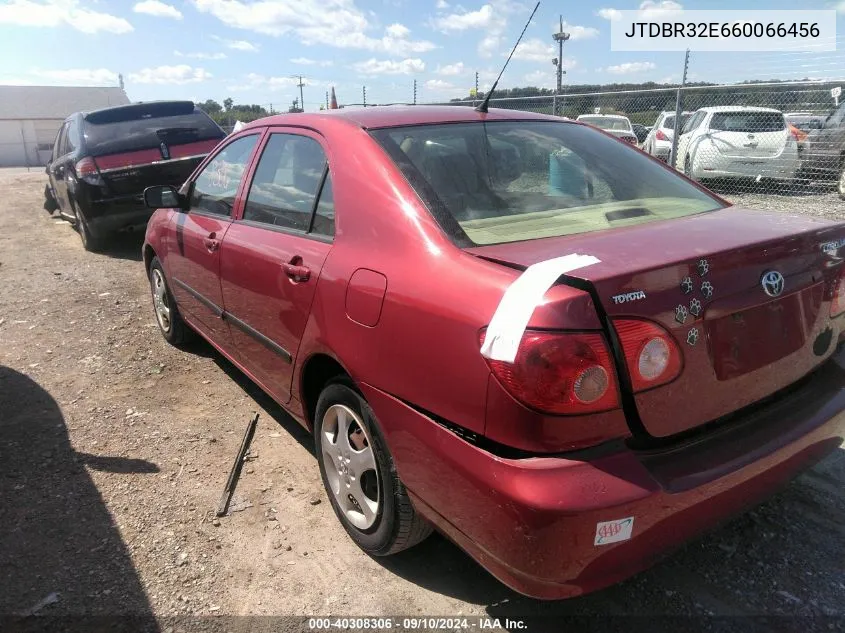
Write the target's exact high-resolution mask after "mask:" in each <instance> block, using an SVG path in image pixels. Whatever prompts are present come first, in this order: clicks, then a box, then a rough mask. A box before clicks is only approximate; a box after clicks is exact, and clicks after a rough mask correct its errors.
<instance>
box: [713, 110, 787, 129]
mask: <svg viewBox="0 0 845 633" xmlns="http://www.w3.org/2000/svg"><path fill="white" fill-rule="evenodd" d="M710 129H711V130H718V131H720V132H780V131H782V130H784V129H786V123H785V121H784V118H783V115H782V114H780V113H779V112H716V113H715V114H714V115H713V119H712V120H711V121H710Z"/></svg>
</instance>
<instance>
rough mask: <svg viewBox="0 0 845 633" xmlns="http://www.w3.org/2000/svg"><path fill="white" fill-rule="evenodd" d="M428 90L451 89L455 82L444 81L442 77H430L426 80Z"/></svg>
mask: <svg viewBox="0 0 845 633" xmlns="http://www.w3.org/2000/svg"><path fill="white" fill-rule="evenodd" d="M425 87H426V90H451V89H453V88H454V87H455V84H452V83H449V82H448V81H443V80H442V79H429V80H428V81H426V82H425Z"/></svg>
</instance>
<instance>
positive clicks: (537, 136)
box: [371, 121, 723, 246]
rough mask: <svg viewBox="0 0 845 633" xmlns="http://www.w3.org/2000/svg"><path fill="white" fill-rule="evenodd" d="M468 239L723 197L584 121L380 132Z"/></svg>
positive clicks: (460, 239)
mask: <svg viewBox="0 0 845 633" xmlns="http://www.w3.org/2000/svg"><path fill="white" fill-rule="evenodd" d="M371 133H372V135H373V136H374V137H375V139H376V140H377V141H378V142H379V143H381V145H382V146H383V147H384V148H385V149H386V151H387V152H388V154H389V155H390V156H391V157H392V158H393V160H394V161H395V162H396V163H397V165H398V166H399V168H400V169H401V170H402V171H403V173H404V175H405V177H406V178H407V179H408V181H409V182H410V183H411V185H412V186H413V187H414V188H415V189H416V190H417V192H418V194H419V195H420V197H421V198H422V199H423V200H424V201H425V202H426V204H427V205H428V207H429V209H431V211H432V213H433V215H434V216H435V218H436V219H437V220H438V221H439V222H440V224H441V226H443V228H444V230H445V231H446V232H447V233H449V234H450V235H451V236H452V238H453V239H454V240H455V241H456V242H457V243H458V244H459V245H462V246H471V245H484V244H495V243H501V242H516V241H522V240H531V239H538V238H543V237H555V236H561V235H570V234H575V233H588V232H591V231H598V230H602V229H608V228H612V227H615V226H628V225H631V224H641V223H646V222H653V221H656V220H665V219H670V218H677V217H683V216H687V215H692V214H696V213H703V212H706V211H712V210H715V209H719V208H722V207H723V204H722V203H721V202H719V201H718V200H717V199H716V198H714V197H713V196H710V195H708V194H707V193H705V192H703V191H702V190H700V189H698V188H697V187H695V186H693V185H691V184H690V183H689V182H687V181H686V180H684V179H683V178H681V177H680V176H678V175H677V174H675V173H674V172H673V171H672V170H669V169H666V168H665V167H662V166H661V165H658V164H656V163H654V162H653V161H652V160H649V159H648V158H647V157H646V156H644V155H643V154H641V153H640V152H639V151H637V150H636V149H634V148H631V147H628V146H625V145H621V144H620V143H619V142H618V141H616V140H615V139H612V138H608V137H606V136H604V135H602V134H598V133H597V132H596V131H595V130H592V129H591V128H589V127H585V126H581V125H573V124H571V123H563V122H560V123H558V122H553V121H549V122H545V121H527V122H526V121H519V122H517V121H497V122H490V123H484V122H478V123H453V124H446V125H426V126H416V127H400V128H388V129H382V130H374V131H373V132H371Z"/></svg>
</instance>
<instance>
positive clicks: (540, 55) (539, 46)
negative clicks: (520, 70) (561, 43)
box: [503, 37, 557, 65]
mask: <svg viewBox="0 0 845 633" xmlns="http://www.w3.org/2000/svg"><path fill="white" fill-rule="evenodd" d="M509 53H510V51H507V52H505V53H503V55H504V56H505V57H507V56H508V54H509ZM554 57H557V51H556V50H555V47H554V46H552V45H551V44H547V43H546V42H544V41H543V40H540V39H537V38H536V37H535V38H533V39H530V40H523V41H522V42H520V43H519V46H517V48H516V52H515V53H514V54H513V58H514V59H523V60H525V61H529V62H548V63H549V65H551V63H552V59H553V58H554Z"/></svg>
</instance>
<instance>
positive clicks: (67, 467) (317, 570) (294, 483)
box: [0, 171, 845, 631]
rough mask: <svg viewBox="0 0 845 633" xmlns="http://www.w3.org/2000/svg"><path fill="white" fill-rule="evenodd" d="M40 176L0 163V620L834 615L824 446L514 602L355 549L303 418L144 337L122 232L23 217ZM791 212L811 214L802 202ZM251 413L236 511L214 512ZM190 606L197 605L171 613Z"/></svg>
mask: <svg viewBox="0 0 845 633" xmlns="http://www.w3.org/2000/svg"><path fill="white" fill-rule="evenodd" d="M43 187H44V175H43V174H42V173H36V172H33V173H25V172H20V171H15V172H0V192H2V199H3V200H4V205H3V209H2V211H0V279H2V282H3V283H2V287H3V288H5V292H3V293H2V294H0V464H2V466H0V473H2V476H0V499H2V502H0V615H9V614H19V613H25V612H28V611H33V610H34V611H37V612H38V613H39V614H41V615H60V616H68V615H92V614H100V615H114V614H123V615H125V614H135V615H141V616H155V618H160V620H159V623H158V624H156V625H155V627H156V629H157V628H158V626H159V625H160V627H161V628H160V630H162V631H168V630H169V631H174V630H189V629H191V626H192V627H193V629H196V628H197V627H198V623H199V622H204V623H205V624H206V625H208V626H212V625H214V623H215V622H224V621H225V622H228V623H229V624H228V625H227V626H228V629H227V630H231V629H232V628H233V626H232V622H235V621H234V620H231V619H230V620H226V619H225V618H223V617H222V616H224V615H236V616H244V615H328V614H334V615H360V616H378V615H422V614H427V615H443V616H456V615H466V616H493V617H496V618H500V619H501V620H500V624H501V625H502V626H504V627H506V628H510V629H513V630H517V629H518V627H517V626H514V625H512V624H510V623H507V622H505V618H509V619H511V620H514V619H518V618H525V617H530V616H544V617H548V618H551V619H550V620H546V621H545V622H552V621H555V620H557V619H559V618H562V617H564V616H581V617H585V616H586V617H590V618H591V619H590V620H589V622H590V623H593V624H595V622H597V621H599V620H598V619H597V618H599V616H601V617H606V616H644V617H643V618H642V619H641V620H629V619H620V620H612V622H613V623H614V626H612V628H613V629H622V628H626V627H627V628H630V626H631V623H636V622H639V623H640V624H641V625H643V626H645V625H648V626H649V628H650V630H656V629H660V627H659V626H658V625H659V624H660V623H661V622H664V620H661V619H658V618H655V617H654V616H657V615H667V614H668V615H675V616H683V617H684V618H686V619H684V620H680V621H678V622H680V624H677V626H674V625H673V628H674V629H675V630H690V629H692V628H700V627H694V626H693V625H694V624H695V625H702V623H705V622H706V623H710V624H714V623H719V622H722V623H725V622H727V623H729V625H728V628H727V629H723V630H739V629H743V628H749V626H750V625H751V623H752V622H756V621H753V620H750V619H730V620H711V619H702V618H700V617H699V618H693V619H689V618H687V616H714V615H715V616H747V615H765V616H785V615H787V616H813V617H814V618H818V617H822V616H839V618H838V619H835V618H832V619H825V620H817V619H812V620H802V621H800V622H799V620H796V619H781V620H778V621H777V625H776V626H774V627H771V628H770V627H768V626H766V627H764V628H763V629H759V630H772V628H776V629H777V630H798V629H802V630H811V629H813V628H814V627H815V626H816V625H817V626H818V627H819V630H833V629H837V630H842V627H843V623H845V618H843V617H842V616H845V606H843V605H845V554H843V545H845V528H843V525H845V494H843V484H845V451H843V449H842V448H840V449H838V450H837V451H836V452H835V454H833V455H831V456H830V457H829V458H827V459H826V460H825V461H824V462H822V463H821V464H819V465H817V466H816V467H814V468H813V469H812V470H810V471H809V472H807V473H806V474H804V475H802V476H801V477H800V478H798V479H797V480H796V481H794V482H793V483H792V484H791V485H789V486H788V487H787V488H786V489H785V490H783V491H782V492H781V493H779V494H778V495H776V496H775V497H773V498H772V499H771V500H769V501H768V502H767V503H765V504H763V505H762V506H759V507H758V508H756V509H754V510H753V511H750V512H748V513H747V514H745V515H744V516H742V517H740V518H738V519H736V520H734V521H733V522H731V523H729V524H727V525H725V526H723V527H722V528H720V529H718V530H716V531H714V532H712V533H710V534H708V535H706V536H705V537H703V538H701V539H700V540H698V541H696V542H693V543H691V544H689V545H688V546H686V547H685V548H683V549H682V550H680V551H678V552H676V553H675V554H673V555H672V556H671V557H669V558H668V559H666V560H665V561H664V562H662V563H659V564H657V565H656V566H655V567H654V568H652V569H651V570H649V571H647V572H645V573H642V574H640V575H639V576H637V577H635V578H633V579H631V580H629V581H627V582H624V583H622V584H620V585H618V586H615V587H612V588H610V589H608V590H605V591H602V592H599V593H596V594H593V595H590V596H587V597H584V598H578V599H572V600H567V601H560V602H553V603H541V602H537V601H533V600H529V599H527V598H524V597H521V596H518V595H516V594H514V593H513V592H511V591H509V590H508V589H506V588H505V587H503V586H502V585H500V584H499V583H498V582H497V581H495V580H494V579H493V578H492V577H490V576H489V575H488V574H487V573H486V572H484V571H483V570H482V569H481V568H480V567H478V566H477V565H476V564H475V563H474V562H473V561H472V560H471V559H469V557H467V556H466V555H465V554H463V553H462V552H461V551H460V550H458V549H457V548H456V547H455V546H453V545H452V544H451V543H449V542H447V541H446V540H445V539H443V538H441V537H439V536H434V537H432V538H430V539H429V540H428V541H426V542H425V543H423V544H422V545H420V546H418V547H416V548H414V549H412V550H410V551H407V552H405V553H403V554H400V555H397V556H394V557H392V558H389V559H383V560H376V559H373V558H370V557H368V556H366V555H365V554H364V553H362V552H361V551H360V550H359V549H357V548H356V547H355V546H354V545H353V544H352V542H351V541H350V540H349V538H348V537H347V536H346V535H345V533H344V531H343V529H342V528H341V526H340V524H339V523H338V522H337V520H336V519H335V517H334V515H333V513H332V511H331V508H330V505H329V503H328V502H327V500H326V498H325V497H324V493H323V490H322V485H321V483H320V477H319V472H318V468H317V464H316V461H315V459H314V457H313V454H312V447H311V440H310V437H309V436H308V435H307V433H305V432H304V431H302V430H301V429H300V427H299V426H298V425H297V424H296V423H294V422H293V421H292V420H290V418H288V417H287V416H286V415H285V414H284V412H283V411H282V410H281V409H279V407H277V406H275V405H273V404H272V403H271V402H270V401H269V399H268V398H267V397H265V396H263V395H262V394H261V392H259V390H258V389H257V388H255V387H254V386H252V385H251V384H250V383H248V382H247V381H246V380H245V379H244V378H243V377H241V376H240V375H239V373H238V372H237V371H236V370H235V369H234V368H233V367H232V366H231V365H229V364H228V363H227V362H226V361H225V360H224V359H222V358H221V357H220V356H219V355H217V354H216V353H215V352H214V351H213V350H212V349H211V348H210V347H209V346H207V345H205V344H203V343H197V344H196V345H195V346H194V348H193V349H191V350H189V351H187V352H183V351H178V350H176V349H174V348H172V347H170V346H168V345H166V344H165V342H164V341H163V340H162V338H161V336H160V335H159V333H158V331H157V329H156V324H155V321H154V317H153V312H152V309H151V305H150V299H149V293H148V290H147V285H146V279H145V277H144V273H143V268H142V264H141V263H140V261H139V259H140V258H139V247H140V237H139V236H135V237H130V238H128V239H125V240H121V241H120V242H119V243H117V244H116V245H115V247H114V248H113V249H112V250H111V251H109V252H108V253H106V254H102V255H94V254H89V253H85V252H84V251H83V250H82V246H81V244H80V241H79V238H78V236H77V235H76V234H75V233H74V231H73V230H72V228H71V227H70V226H69V225H67V224H66V223H64V222H62V221H59V220H56V219H54V218H51V217H50V216H49V215H48V214H47V213H46V212H45V211H43V210H42V208H41V203H42V199H41V195H42V191H43ZM784 204H785V205H786V203H785V202H784ZM788 206H790V207H791V208H792V209H793V210H795V211H798V212H807V211H809V210H810V205H809V204H808V200H807V199H806V198H802V200H801V203H800V204H797V205H792V204H790V205H788ZM831 208H835V209H836V211H835V213H837V214H838V216H839V217H843V203H841V201H839V200H838V198H837V199H834V198H832V197H829V196H825V197H824V198H823V199H820V200H818V201H816V202H815V203H814V210H816V211H818V212H821V213H823V214H827V215H831V213H830V209H831ZM253 411H258V412H260V413H261V420H260V422H259V427H258V431H257V433H256V437H255V442H254V444H253V448H252V454H251V459H250V461H249V462H248V463H247V464H246V465H245V468H244V473H243V477H242V479H241V482H240V484H239V488H238V494H237V496H236V499H235V503H234V505H235V508H234V509H235V510H237V511H235V512H232V514H231V515H230V516H227V517H225V518H223V519H220V520H216V519H214V517H213V510H214V508H215V507H216V504H217V500H218V498H219V495H220V492H221V491H222V488H223V485H224V483H225V481H226V477H227V474H228V469H229V468H230V465H231V460H232V459H233V457H234V455H235V452H236V450H237V448H238V446H239V444H240V440H241V436H242V433H243V430H244V428H245V425H246V422H247V420H248V419H249V417H250V414H251V413H252V412H253ZM45 602H46V604H45ZM191 615H205V616H214V617H209V618H207V619H206V620H176V621H177V622H183V623H184V622H190V623H192V624H191V626H189V627H188V628H186V629H181V628H179V627H176V628H175V629H174V627H173V625H171V624H169V622H171V621H170V620H168V618H172V617H175V616H191ZM40 621H41V620H36V622H40ZM585 621H586V620H582V623H583V622H585ZM271 622H274V621H271ZM253 624H254V626H253V628H257V624H255V623H253ZM538 626H539V625H538ZM561 626H562V625H561ZM561 626H557V627H550V628H557V629H558V630H560V628H561ZM0 628H2V624H0ZM635 628H642V627H641V626H639V627H635ZM191 630H192V629H191ZM268 630H269V629H268ZM272 630H281V628H280V626H278V625H274V627H273V629H272ZM532 630H537V627H532Z"/></svg>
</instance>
